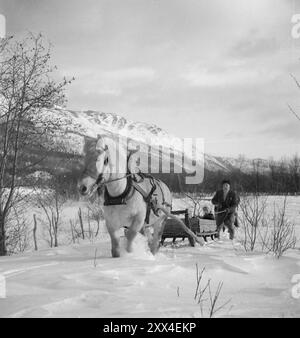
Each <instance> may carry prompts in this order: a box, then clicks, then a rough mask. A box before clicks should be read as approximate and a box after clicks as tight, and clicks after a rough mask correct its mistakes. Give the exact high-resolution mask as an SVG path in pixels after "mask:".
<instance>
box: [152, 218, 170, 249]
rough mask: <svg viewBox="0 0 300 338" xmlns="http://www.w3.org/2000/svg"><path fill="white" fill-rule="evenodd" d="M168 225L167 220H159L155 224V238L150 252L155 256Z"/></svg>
mask: <svg viewBox="0 0 300 338" xmlns="http://www.w3.org/2000/svg"><path fill="white" fill-rule="evenodd" d="M165 223H166V218H163V219H161V218H160V219H158V220H157V221H156V222H155V223H154V224H153V229H154V231H153V237H152V242H151V243H150V250H151V252H152V254H153V255H155V254H156V253H157V251H158V249H159V244H160V240H161V236H162V234H163V231H164V227H165Z"/></svg>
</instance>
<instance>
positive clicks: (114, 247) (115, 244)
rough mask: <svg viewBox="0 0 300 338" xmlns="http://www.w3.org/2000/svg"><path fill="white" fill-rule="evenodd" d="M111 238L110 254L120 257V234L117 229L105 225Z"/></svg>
mask: <svg viewBox="0 0 300 338" xmlns="http://www.w3.org/2000/svg"><path fill="white" fill-rule="evenodd" d="M107 229H108V233H109V236H110V239H111V254H112V256H113V257H120V255H121V253H120V236H119V234H118V231H116V230H113V229H110V228H109V227H107Z"/></svg>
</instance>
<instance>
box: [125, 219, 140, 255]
mask: <svg viewBox="0 0 300 338" xmlns="http://www.w3.org/2000/svg"><path fill="white" fill-rule="evenodd" d="M142 226H143V222H142V221H141V220H140V219H136V220H135V221H134V222H133V224H132V225H131V226H130V227H129V228H128V230H127V232H126V238H127V246H126V250H127V252H132V243H133V240H134V239H135V237H136V235H137V233H138V232H139V231H140V230H141V228H142Z"/></svg>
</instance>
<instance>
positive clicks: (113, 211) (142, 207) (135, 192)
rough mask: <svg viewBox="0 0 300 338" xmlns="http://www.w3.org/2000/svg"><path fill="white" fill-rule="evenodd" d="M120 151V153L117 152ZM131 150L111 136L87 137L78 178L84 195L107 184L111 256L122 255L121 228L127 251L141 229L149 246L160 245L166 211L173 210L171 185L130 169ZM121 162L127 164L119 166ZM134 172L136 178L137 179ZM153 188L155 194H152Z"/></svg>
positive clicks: (104, 211)
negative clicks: (168, 185)
mask: <svg viewBox="0 0 300 338" xmlns="http://www.w3.org/2000/svg"><path fill="white" fill-rule="evenodd" d="M116 155H117V156H116ZM127 159H128V154H127V150H126V149H125V147H123V146H121V147H120V145H119V144H118V145H117V143H116V142H115V141H114V140H113V139H112V138H111V137H108V136H102V137H99V138H98V140H86V143H85V169H84V172H83V174H82V177H81V179H80V180H79V190H80V193H81V194H82V195H91V194H93V193H94V192H95V191H96V190H97V188H99V186H104V189H105V191H104V206H103V214H104V219H105V221H106V227H107V230H108V233H109V235H110V238H111V245H112V249H111V252H112V256H113V257H119V256H120V243H119V242H120V238H119V229H120V228H121V227H125V228H127V231H125V234H126V238H127V247H126V250H127V251H128V252H131V251H132V242H133V240H134V238H135V237H136V235H137V233H138V232H142V233H144V234H145V235H146V236H147V238H148V243H149V247H150V250H151V252H152V253H153V254H155V253H156V252H157V251H158V249H159V244H160V239H161V235H162V232H163V229H164V224H165V220H166V219H167V214H170V211H171V204H172V196H171V192H170V190H169V188H168V187H167V186H166V185H165V184H164V183H163V182H162V181H160V180H157V179H153V178H151V177H149V176H139V175H137V174H136V175H133V174H131V173H130V172H128V168H127V166H128V160H127ZM120 162H123V163H125V164H126V165H125V168H123V170H120V168H117V166H119V167H120ZM134 176H135V177H136V178H137V180H134ZM151 192H152V195H151Z"/></svg>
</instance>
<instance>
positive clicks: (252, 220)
mask: <svg viewBox="0 0 300 338" xmlns="http://www.w3.org/2000/svg"><path fill="white" fill-rule="evenodd" d="M266 207H267V197H265V196H260V195H259V194H258V193H255V194H253V195H244V196H242V198H241V202H240V210H241V217H240V223H241V229H242V230H243V232H244V237H243V240H242V244H243V246H244V249H245V250H246V251H253V250H254V249H255V246H256V244H257V240H258V239H259V237H260V228H261V227H264V226H265V225H266Z"/></svg>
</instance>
